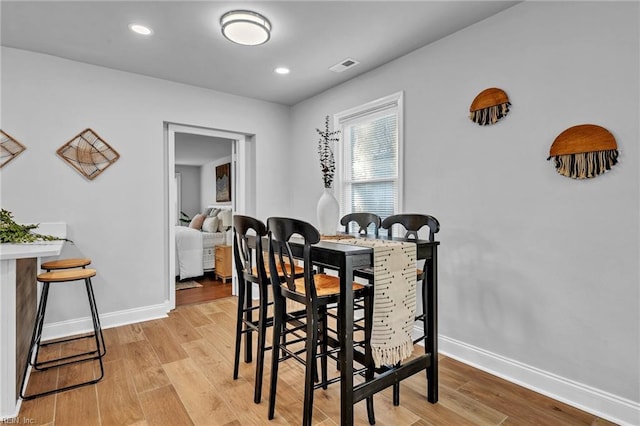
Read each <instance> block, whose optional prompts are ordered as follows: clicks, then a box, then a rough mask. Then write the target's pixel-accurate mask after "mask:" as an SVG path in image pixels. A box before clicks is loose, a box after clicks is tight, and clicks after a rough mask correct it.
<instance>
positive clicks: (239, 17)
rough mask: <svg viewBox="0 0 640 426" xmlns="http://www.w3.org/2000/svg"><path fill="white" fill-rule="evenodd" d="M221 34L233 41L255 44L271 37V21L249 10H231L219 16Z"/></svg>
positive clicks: (264, 41)
mask: <svg viewBox="0 0 640 426" xmlns="http://www.w3.org/2000/svg"><path fill="white" fill-rule="evenodd" d="M220 25H221V26H222V34H223V35H224V36H225V37H226V38H227V39H228V40H231V41H232V42H234V43H238V44H242V45H245V46H257V45H259V44H263V43H266V42H267V41H268V40H269V38H270V37H271V23H270V22H269V20H268V19H267V18H265V17H264V16H262V15H260V14H259V13H256V12H252V11H250V10H232V11H231V12H227V13H225V14H224V15H222V17H221V18H220Z"/></svg>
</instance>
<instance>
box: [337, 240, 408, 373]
mask: <svg viewBox="0 0 640 426" xmlns="http://www.w3.org/2000/svg"><path fill="white" fill-rule="evenodd" d="M336 242H338V243H341V244H350V245H356V246H366V247H373V259H374V261H373V264H374V266H373V273H374V283H373V286H374V294H375V296H374V302H373V328H372V331H371V348H372V351H373V360H374V362H375V365H376V367H380V366H381V365H393V364H397V363H399V362H401V361H402V360H404V359H406V358H408V357H409V356H410V355H411V352H412V351H413V340H412V337H411V331H412V329H413V323H414V317H415V312H416V244H415V243H412V242H402V241H385V240H377V239H367V238H349V239H341V240H337V241H336Z"/></svg>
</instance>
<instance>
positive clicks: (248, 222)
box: [233, 215, 269, 283]
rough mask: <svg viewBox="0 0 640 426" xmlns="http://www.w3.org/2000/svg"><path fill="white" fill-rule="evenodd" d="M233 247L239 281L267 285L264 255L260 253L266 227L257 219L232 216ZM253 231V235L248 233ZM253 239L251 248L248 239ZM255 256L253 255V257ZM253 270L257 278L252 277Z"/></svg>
mask: <svg viewBox="0 0 640 426" xmlns="http://www.w3.org/2000/svg"><path fill="white" fill-rule="evenodd" d="M233 230H234V236H235V238H234V245H233V255H234V257H235V260H236V272H237V273H238V278H239V279H244V280H248V281H251V282H256V278H257V279H258V280H259V283H268V282H269V280H268V278H269V276H268V275H267V272H266V269H265V264H264V255H263V251H262V237H264V236H266V235H267V227H266V225H265V224H264V223H263V222H262V221H261V220H259V219H256V218H254V217H251V216H242V215H234V216H233ZM251 230H253V234H251V233H250V232H249V231H251ZM252 236H253V237H255V244H254V245H253V247H252V246H251V244H249V238H250V237H252ZM254 254H255V255H254ZM254 268H255V269H256V272H257V276H256V275H254V272H253V271H254Z"/></svg>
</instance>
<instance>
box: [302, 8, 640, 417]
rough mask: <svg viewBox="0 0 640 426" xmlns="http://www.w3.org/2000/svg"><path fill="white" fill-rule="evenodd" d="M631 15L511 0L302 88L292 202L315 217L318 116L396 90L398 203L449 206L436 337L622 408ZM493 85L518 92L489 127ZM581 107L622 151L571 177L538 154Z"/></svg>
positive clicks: (633, 223) (635, 365) (631, 301)
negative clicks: (344, 75) (608, 162)
mask: <svg viewBox="0 0 640 426" xmlns="http://www.w3.org/2000/svg"><path fill="white" fill-rule="evenodd" d="M638 16H639V15H638V3H637V2H624V3H614V2H584V3H583V2H525V3H522V4H519V5H517V6H515V7H513V8H510V9H508V10H506V11H505V12H503V13H501V14H499V15H496V16H494V17H492V18H489V19H487V20H485V21H483V22H480V23H478V24H476V25H474V26H472V27H469V28H467V29H465V30H463V31H460V32H458V33H456V34H453V35H452V36H450V37H448V38H446V39H444V40H441V41H439V42H437V43H434V44H432V45H430V46H427V47H424V48H422V49H420V50H418V51H415V52H413V53H411V54H409V55H406V56H405V57H402V58H400V59H398V60H396V61H394V62H392V63H390V64H388V65H386V66H383V67H381V68H378V69H377V70H374V71H372V72H369V73H367V74H365V75H363V76H360V77H358V78H355V79H353V80H351V81H349V82H347V83H345V84H343V85H341V86H340V87H337V88H335V89H333V90H329V91H327V92H325V93H323V94H321V95H319V96H316V97H314V98H312V99H309V100H306V101H304V102H302V103H300V104H298V105H296V106H295V107H294V108H293V123H292V134H291V137H290V139H291V141H295V142H292V146H291V149H292V150H293V155H294V157H295V158H296V159H297V163H296V164H295V169H294V172H295V173H296V176H297V178H296V180H295V181H292V183H291V185H292V186H293V187H292V188H291V192H292V193H294V194H296V197H297V200H298V201H297V202H296V203H295V205H294V210H293V212H294V214H295V215H296V216H298V217H302V218H306V219H307V220H310V221H312V222H314V223H315V222H316V218H315V206H316V202H317V200H318V198H319V197H320V194H321V192H322V183H321V178H320V171H319V166H318V159H317V153H316V144H317V135H316V133H315V130H314V129H315V128H316V127H321V126H322V123H323V118H324V116H325V115H327V114H329V115H332V114H334V113H336V112H339V111H342V110H345V109H348V108H351V107H354V106H357V105H360V104H362V103H365V102H368V101H371V100H374V99H377V98H380V97H383V96H386V95H389V94H392V93H395V92H397V91H404V96H405V98H404V99H405V105H404V107H405V109H404V129H405V155H404V165H405V176H404V178H405V194H404V196H405V206H404V209H403V210H404V211H405V212H425V213H429V214H432V215H434V216H436V217H437V218H438V219H439V220H440V223H441V232H440V233H439V234H438V239H439V240H440V241H441V242H442V245H441V246H440V258H439V279H440V281H439V282H440V287H439V289H440V295H439V302H440V305H439V306H440V309H439V327H440V334H441V345H440V347H441V349H442V350H443V351H446V352H448V353H449V354H451V355H454V356H457V357H459V358H463V359H465V360H466V361H468V362H471V363H475V364H477V365H479V366H480V367H482V368H485V369H488V370H491V371H494V372H495V373H498V374H500V375H503V376H506V377H509V378H511V379H512V380H515V381H521V382H524V383H525V384H526V385H527V386H530V387H533V388H537V389H538V390H541V391H543V392H545V393H547V394H552V395H554V396H556V397H559V398H560V399H564V400H567V401H570V402H572V403H574V404H576V405H582V406H584V408H586V409H588V410H589V411H591V412H596V413H597V412H599V413H602V414H604V415H606V416H608V417H609V418H617V419H618V420H619V421H622V422H625V421H626V422H628V423H630V424H639V423H640V380H639V378H640V366H639V363H640V350H639V338H640V321H639V320H640V317H639V312H640V295H639V291H638V283H639V273H638V272H639V271H638V260H639V255H640V253H639V249H638V244H639V227H638V222H639V208H638V203H639V173H638V157H639V151H638V136H639V128H638V117H639V114H640V109H639V102H638V93H639V85H638V76H639V75H640V74H639V68H638V64H639V40H638ZM488 87H500V88H503V89H504V90H505V91H506V92H507V93H508V95H509V96H510V99H511V102H512V104H513V106H512V110H511V112H510V113H509V115H508V117H507V118H506V119H504V120H502V121H500V122H499V123H498V124H496V125H494V126H487V127H484V126H482V127H481V126H478V125H477V124H475V123H473V122H471V121H470V120H469V119H468V109H469V105H470V104H471V101H472V100H473V98H474V97H475V96H476V94H478V93H479V92H480V91H482V90H483V89H485V88H488ZM582 123H594V124H598V125H601V126H604V127H605V128H607V129H609V130H610V131H611V132H612V133H613V134H614V136H615V137H616V139H617V142H618V146H619V150H620V163H619V164H618V165H617V166H615V167H614V168H613V170H612V171H610V172H608V173H606V174H605V175H603V176H600V177H598V178H596V179H590V180H588V181H575V180H571V179H568V178H565V177H563V176H560V175H559V174H557V173H556V171H555V169H554V167H553V165H552V163H551V162H548V161H546V158H547V156H548V152H549V147H550V145H551V143H552V142H553V140H554V139H555V137H556V136H557V135H558V134H559V133H560V132H562V131H563V130H565V129H566V128H568V127H571V126H573V125H577V124H582ZM301 141H306V142H304V143H301ZM309 170H311V171H312V173H310V172H309ZM308 188H311V190H308Z"/></svg>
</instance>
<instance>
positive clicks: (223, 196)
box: [216, 163, 231, 202]
mask: <svg viewBox="0 0 640 426" xmlns="http://www.w3.org/2000/svg"><path fill="white" fill-rule="evenodd" d="M225 201H231V163H227V164H221V165H220V166H216V202H225Z"/></svg>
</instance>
